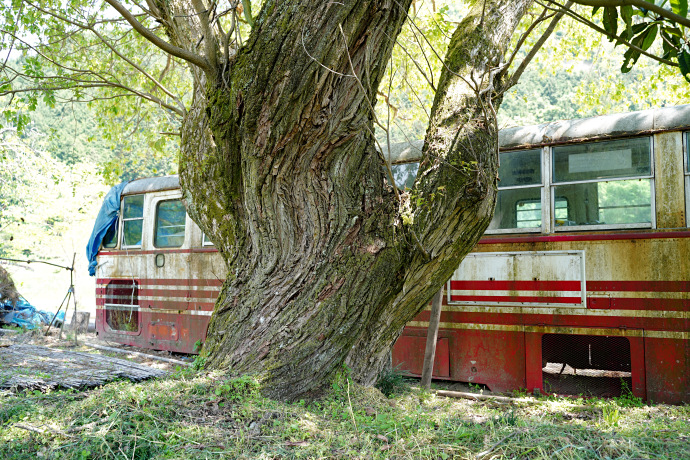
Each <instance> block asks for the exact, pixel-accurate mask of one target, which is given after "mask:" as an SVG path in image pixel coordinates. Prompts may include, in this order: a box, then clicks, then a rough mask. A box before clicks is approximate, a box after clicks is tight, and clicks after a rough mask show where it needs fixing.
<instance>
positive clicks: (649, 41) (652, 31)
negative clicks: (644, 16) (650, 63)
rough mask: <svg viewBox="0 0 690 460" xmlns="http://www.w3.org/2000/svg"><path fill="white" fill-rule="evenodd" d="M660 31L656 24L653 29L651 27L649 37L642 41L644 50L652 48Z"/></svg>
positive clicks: (648, 31)
mask: <svg viewBox="0 0 690 460" xmlns="http://www.w3.org/2000/svg"><path fill="white" fill-rule="evenodd" d="M658 30H659V26H658V25H656V24H654V25H653V26H652V27H650V28H649V29H648V30H647V35H645V37H644V40H643V41H642V47H641V48H642V49H643V50H645V51H646V50H647V49H648V48H649V47H650V46H652V43H654V40H655V39H656V34H657V31H658Z"/></svg>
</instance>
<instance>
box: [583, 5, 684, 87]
mask: <svg viewBox="0 0 690 460" xmlns="http://www.w3.org/2000/svg"><path fill="white" fill-rule="evenodd" d="M657 4H658V6H659V7H661V8H662V12H659V11H652V10H651V9H647V8H643V7H639V6H631V5H622V6H619V7H616V6H607V7H605V8H603V9H601V8H599V7H595V8H594V9H593V10H592V18H593V19H596V18H597V17H599V16H598V14H599V13H600V14H601V22H602V24H603V26H604V29H605V31H606V32H607V33H608V35H609V40H611V41H614V40H615V41H616V44H617V45H618V44H622V43H623V41H625V42H627V43H630V44H632V45H633V47H630V48H628V49H627V51H626V52H625V55H624V61H623V65H622V66H621V72H623V73H627V72H630V70H631V69H632V67H633V66H634V65H635V63H636V62H637V60H638V59H639V58H640V56H641V55H642V54H643V53H644V52H645V51H651V48H652V45H653V44H654V43H655V42H659V43H660V46H661V48H662V49H663V53H661V56H660V57H661V59H663V60H667V61H670V62H672V63H675V64H676V65H677V66H678V67H679V69H680V73H681V75H683V77H684V78H685V80H686V81H687V82H690V44H689V43H688V35H687V33H688V28H687V26H685V25H682V24H679V23H678V22H677V21H676V20H674V18H673V17H670V16H666V15H664V14H663V11H665V10H668V11H671V12H673V13H675V14H676V15H678V16H680V17H681V18H687V15H688V2H687V0H671V1H670V2H666V1H665V0H664V1H662V2H657ZM621 22H622V23H623V24H622V26H623V28H622V29H619V25H621ZM619 30H621V31H620V32H619ZM619 39H622V40H619ZM657 39H658V40H657Z"/></svg>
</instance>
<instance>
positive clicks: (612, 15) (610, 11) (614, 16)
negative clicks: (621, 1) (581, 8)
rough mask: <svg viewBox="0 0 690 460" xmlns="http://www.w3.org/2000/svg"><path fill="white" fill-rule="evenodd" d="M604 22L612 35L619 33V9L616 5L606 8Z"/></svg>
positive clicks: (605, 27) (607, 30)
mask: <svg viewBox="0 0 690 460" xmlns="http://www.w3.org/2000/svg"><path fill="white" fill-rule="evenodd" d="M603 23H604V29H606V32H608V33H610V34H611V35H618V10H617V9H616V8H615V7H613V6H607V7H606V8H604V17H603ZM609 40H612V39H609Z"/></svg>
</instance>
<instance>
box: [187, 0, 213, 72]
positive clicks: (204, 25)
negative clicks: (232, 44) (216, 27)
mask: <svg viewBox="0 0 690 460" xmlns="http://www.w3.org/2000/svg"><path fill="white" fill-rule="evenodd" d="M192 5H193V6H194V10H195V11H196V12H197V14H198V15H199V22H200V23H201V30H203V32H204V37H203V40H204V49H205V51H206V59H207V60H208V61H209V63H210V65H211V70H212V73H213V74H214V76H215V75H217V73H218V43H217V42H216V37H215V35H214V34H213V30H211V24H210V22H209V17H208V9H207V8H206V5H204V4H203V2H202V0H192Z"/></svg>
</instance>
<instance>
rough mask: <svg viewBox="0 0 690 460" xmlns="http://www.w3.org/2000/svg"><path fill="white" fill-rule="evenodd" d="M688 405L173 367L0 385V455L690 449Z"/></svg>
mask: <svg viewBox="0 0 690 460" xmlns="http://www.w3.org/2000/svg"><path fill="white" fill-rule="evenodd" d="M688 437H690V409H689V408H688V407H687V406H678V407H675V406H665V405H655V406H647V405H642V404H640V403H639V402H638V401H635V400H634V399H629V398H628V399H626V398H620V399H618V400H611V401H604V400H586V401H585V400H582V399H558V398H542V399H535V398H528V397H523V398H520V399H519V400H518V401H515V402H513V403H504V404H502V403H496V402H475V401H468V400H455V399H446V398H440V397H437V396H435V395H433V394H429V393H425V392H420V391H419V390H409V391H407V392H405V393H404V394H403V395H399V396H395V397H393V398H391V399H388V398H386V397H385V396H383V395H382V394H381V393H380V392H379V391H378V390H375V389H372V388H362V387H359V386H356V385H353V384H352V383H351V382H349V381H348V379H347V378H346V377H345V376H341V377H340V378H339V379H338V380H336V381H335V382H334V383H333V387H332V391H331V392H330V394H329V395H328V396H327V397H326V398H324V399H322V400H320V401H315V402H310V403H307V402H298V403H295V404H284V403H280V402H276V401H272V400H269V399H265V398H263V397H261V396H260V394H259V392H258V384H257V383H256V382H255V381H253V380H252V379H251V378H248V377H243V378H240V379H235V380H227V379H225V378H224V377H222V376H219V375H214V374H195V373H194V372H193V371H189V370H187V371H180V372H178V373H176V374H175V375H174V376H173V377H171V378H168V379H161V380H156V381H149V382H144V383H139V384H132V383H129V382H116V383H112V384H108V385H105V386H103V387H102V388H99V389H96V390H92V391H90V392H53V393H48V394H43V393H27V394H21V395H12V394H4V395H0V458H3V459H29V458H30V459H34V458H50V459H53V458H54V459H58V458H65V459H79V458H83V459H91V458H127V459H149V458H158V459H168V458H180V459H188V458H194V459H196V458H200V459H201V458H247V459H249V458H252V459H254V458H259V459H264V458H265V459H269V458H271V459H272V458H363V459H364V458H366V459H369V458H429V459H445V458H467V459H476V458H480V459H487V460H488V459H500V458H540V459H541V458H543V459H547V458H548V459H552V458H555V459H606V458H628V459H632V458H638V459H639V458H649V459H652V458H655V459H656V458H658V459H662V458H663V459H668V458H690V442H688Z"/></svg>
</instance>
